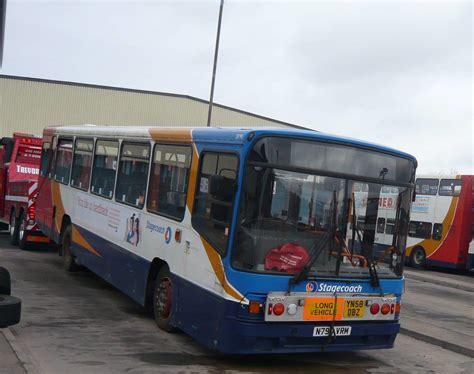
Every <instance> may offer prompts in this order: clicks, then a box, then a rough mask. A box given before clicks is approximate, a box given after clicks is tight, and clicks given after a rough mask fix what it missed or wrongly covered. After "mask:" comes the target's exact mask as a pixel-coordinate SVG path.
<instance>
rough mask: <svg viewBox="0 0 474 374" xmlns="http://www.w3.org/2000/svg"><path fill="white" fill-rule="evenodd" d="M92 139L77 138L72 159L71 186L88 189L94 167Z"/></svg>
mask: <svg viewBox="0 0 474 374" xmlns="http://www.w3.org/2000/svg"><path fill="white" fill-rule="evenodd" d="M93 149H94V141H93V140H92V139H76V146H75V147H74V158H73V161H72V175H71V186H74V187H77V188H79V189H81V190H84V191H87V189H88V188H89V179H90V176H91V167H92V150H93Z"/></svg>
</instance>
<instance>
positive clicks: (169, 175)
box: [147, 144, 191, 220]
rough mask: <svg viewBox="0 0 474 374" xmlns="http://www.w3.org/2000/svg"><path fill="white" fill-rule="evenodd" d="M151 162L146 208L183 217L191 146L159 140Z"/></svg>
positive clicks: (165, 214) (167, 215)
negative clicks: (167, 143)
mask: <svg viewBox="0 0 474 374" xmlns="http://www.w3.org/2000/svg"><path fill="white" fill-rule="evenodd" d="M152 162H153V164H152V167H151V175H150V186H149V192H148V201H147V209H148V210H149V211H151V212H156V213H158V214H161V215H164V216H166V217H170V218H173V219H177V220H182V219H183V217H184V212H185V210H186V197H187V191H188V175H189V168H190V166H191V147H189V146H181V145H165V144H156V145H155V149H154V153H153V160H152Z"/></svg>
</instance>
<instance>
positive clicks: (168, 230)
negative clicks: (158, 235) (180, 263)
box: [165, 226, 171, 244]
mask: <svg viewBox="0 0 474 374" xmlns="http://www.w3.org/2000/svg"><path fill="white" fill-rule="evenodd" d="M170 241H171V227H169V226H168V228H167V229H166V232H165V242H166V244H169V243H170Z"/></svg>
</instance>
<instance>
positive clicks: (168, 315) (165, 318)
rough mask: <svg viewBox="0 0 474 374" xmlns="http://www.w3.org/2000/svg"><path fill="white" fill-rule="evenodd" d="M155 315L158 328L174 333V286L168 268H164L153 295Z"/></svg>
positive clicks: (161, 270) (159, 274)
mask: <svg viewBox="0 0 474 374" xmlns="http://www.w3.org/2000/svg"><path fill="white" fill-rule="evenodd" d="M153 315H154V316H155V322H156V324H157V325H158V327H159V328H160V329H162V330H164V331H167V332H172V331H174V330H175V327H174V326H173V325H172V324H171V319H172V316H173V284H172V281H171V274H170V270H169V268H168V266H166V265H165V266H163V267H162V268H161V269H160V271H159V272H158V275H157V276H156V281H155V291H154V294H153Z"/></svg>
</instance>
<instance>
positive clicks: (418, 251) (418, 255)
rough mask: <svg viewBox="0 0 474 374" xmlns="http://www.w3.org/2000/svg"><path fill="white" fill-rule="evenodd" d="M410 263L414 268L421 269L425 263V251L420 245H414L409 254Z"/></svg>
mask: <svg viewBox="0 0 474 374" xmlns="http://www.w3.org/2000/svg"><path fill="white" fill-rule="evenodd" d="M410 264H411V266H413V267H414V268H416V269H422V268H424V267H425V265H426V253H425V250H424V249H423V248H422V247H415V248H413V250H412V251H411V254H410Z"/></svg>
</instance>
